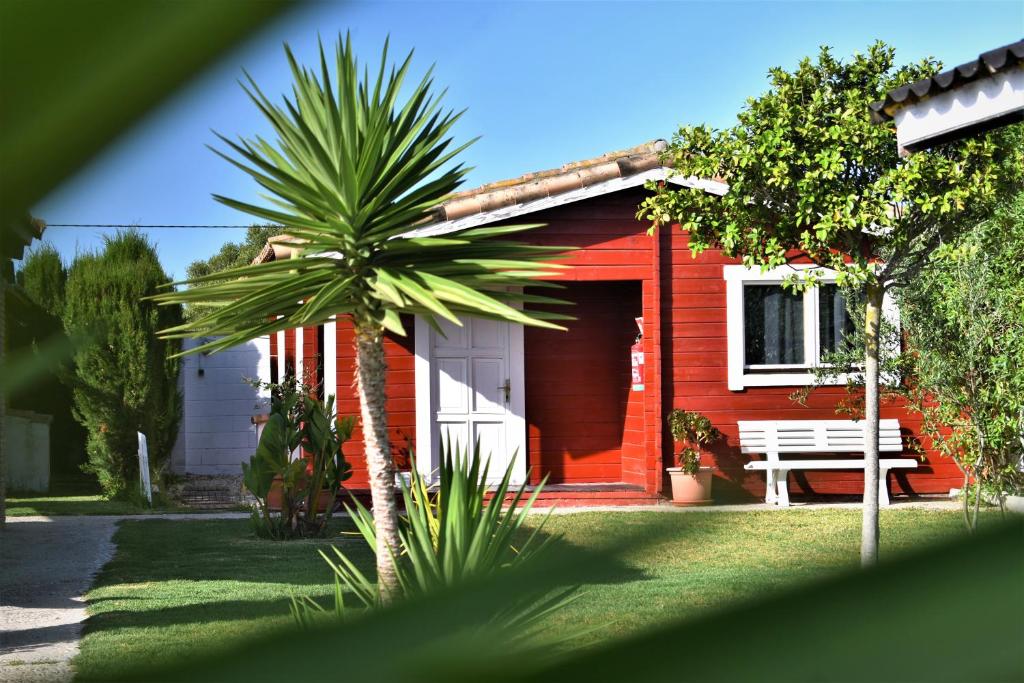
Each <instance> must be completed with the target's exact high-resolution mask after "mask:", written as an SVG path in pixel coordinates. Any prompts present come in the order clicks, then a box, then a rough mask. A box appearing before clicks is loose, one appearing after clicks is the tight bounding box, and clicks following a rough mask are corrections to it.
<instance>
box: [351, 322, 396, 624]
mask: <svg viewBox="0 0 1024 683" xmlns="http://www.w3.org/2000/svg"><path fill="white" fill-rule="evenodd" d="M355 332H356V389H357V391H358V392H359V407H360V411H361V414H362V420H363V446H364V450H365V453H366V468H367V470H368V474H369V477H370V496H371V497H372V499H373V520H374V527H375V528H376V532H377V548H376V551H377V589H378V591H379V593H380V599H381V603H382V604H388V603H390V602H392V601H393V600H394V599H395V598H396V597H398V595H399V593H400V591H401V587H400V586H399V584H398V574H397V572H396V570H395V563H394V558H396V557H398V553H399V538H398V506H397V504H396V501H395V464H394V461H393V459H392V457H391V443H390V441H389V439H388V419H387V405H386V398H385V395H384V382H385V373H386V372H387V364H386V363H385V362H384V332H383V330H382V329H380V328H377V327H371V326H367V325H358V324H357V325H356V331H355Z"/></svg>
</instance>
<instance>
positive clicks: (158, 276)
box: [65, 231, 182, 496]
mask: <svg viewBox="0 0 1024 683" xmlns="http://www.w3.org/2000/svg"><path fill="white" fill-rule="evenodd" d="M168 281H169V278H168V277H167V275H166V274H165V273H164V271H163V268H162V267H161V266H160V261H159V260H158V259H157V255H156V252H155V250H154V249H153V246H152V245H151V244H150V243H149V242H148V241H147V239H146V238H145V237H144V236H143V235H141V234H140V233H138V232H135V231H127V232H119V233H118V234H117V235H116V236H114V237H108V238H106V240H105V244H104V248H103V251H101V252H95V253H87V254H82V255H80V256H78V257H77V258H76V259H75V261H74V263H73V264H72V266H71V270H70V273H69V276H68V286H67V309H66V315H65V325H66V327H67V329H68V330H69V331H70V332H87V333H88V334H89V335H90V338H89V340H88V342H87V343H85V344H84V345H82V346H81V347H80V348H78V349H77V350H76V352H75V357H74V360H75V373H74V377H73V378H71V384H72V387H73V389H74V401H75V415H76V417H77V419H78V420H79V422H81V424H82V425H83V426H84V427H85V428H86V430H87V432H88V437H87V444H86V451H87V453H88V461H89V462H88V465H87V466H86V468H87V469H88V470H89V471H91V472H93V473H94V474H96V476H97V478H98V479H99V482H100V485H101V487H102V488H103V491H104V492H105V493H106V494H107V495H110V496H118V495H125V494H127V493H128V492H129V491H130V488H129V487H130V486H131V485H133V484H134V482H135V481H136V480H137V477H138V461H137V457H136V453H137V450H138V447H137V437H136V432H142V433H144V434H145V435H146V437H147V440H148V444H149V453H150V462H151V466H152V468H153V470H154V472H155V473H156V474H157V476H159V475H160V474H161V473H162V471H163V469H164V467H165V465H166V464H167V461H168V459H169V456H170V453H171V449H172V448H173V446H174V440H175V437H176V436H177V432H178V423H179V421H180V418H181V395H180V393H179V391H178V370H179V366H180V361H179V359H178V358H176V357H173V354H175V353H177V352H178V351H179V350H180V347H181V345H180V342H178V341H177V340H166V339H162V338H159V337H158V335H157V332H158V331H159V330H161V329H165V328H167V327H172V326H174V325H176V324H180V323H181V319H182V318H181V307H180V306H166V307H162V306H157V304H156V303H155V302H153V301H151V300H149V299H147V297H150V296H152V295H154V294H156V292H157V291H158V290H159V289H160V288H161V287H163V286H164V285H166V284H167V283H168Z"/></svg>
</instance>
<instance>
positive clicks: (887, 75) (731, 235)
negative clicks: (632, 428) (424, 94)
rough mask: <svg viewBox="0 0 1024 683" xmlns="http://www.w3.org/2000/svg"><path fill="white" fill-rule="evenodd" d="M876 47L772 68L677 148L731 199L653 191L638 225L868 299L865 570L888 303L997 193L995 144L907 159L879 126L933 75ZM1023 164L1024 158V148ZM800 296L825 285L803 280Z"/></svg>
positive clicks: (874, 520) (872, 542) (689, 167)
mask: <svg viewBox="0 0 1024 683" xmlns="http://www.w3.org/2000/svg"><path fill="white" fill-rule="evenodd" d="M893 58H894V50H893V49H892V48H890V47H888V46H886V45H885V44H883V43H881V42H878V43H875V44H874V45H872V46H871V47H870V48H869V49H868V51H867V53H866V54H860V53H858V54H855V55H854V56H853V58H852V59H851V60H850V61H849V62H847V63H843V62H841V61H839V60H837V59H836V58H835V57H833V55H832V53H831V52H830V50H829V49H828V48H827V47H823V48H822V49H821V51H820V53H819V55H818V59H817V61H816V62H814V61H812V60H811V59H809V58H805V59H803V60H801V62H800V64H799V66H798V67H797V68H796V70H794V71H792V72H789V71H786V70H784V69H782V68H778V67H777V68H773V69H771V70H770V72H769V73H770V78H769V81H770V88H769V90H768V91H767V92H766V93H764V94H763V95H761V96H760V97H757V98H750V99H748V101H747V106H746V107H745V108H744V109H743V110H742V111H741V112H740V114H739V116H738V119H739V123H738V124H737V125H735V126H734V127H732V128H729V129H726V130H720V131H716V130H712V129H710V128H708V127H707V126H696V127H694V126H684V127H682V128H681V129H680V130H679V132H678V133H677V134H676V135H675V136H674V138H673V141H672V144H671V145H670V146H669V149H668V150H667V151H666V157H667V161H668V162H669V163H670V164H671V165H672V166H673V167H674V168H675V170H676V171H677V172H678V173H679V174H681V175H684V176H691V175H696V176H699V177H705V178H720V179H722V180H724V181H725V182H727V183H728V184H729V188H730V189H729V192H728V193H727V194H726V195H725V196H724V197H720V198H719V197H715V196H713V195H708V194H706V193H704V192H702V191H700V190H692V189H688V188H681V189H670V188H668V187H664V186H661V187H656V188H655V189H656V193H655V194H654V195H653V196H652V197H650V198H649V199H647V200H646V201H645V202H644V203H643V204H642V205H641V207H640V209H639V212H638V215H639V216H641V217H644V218H647V219H649V220H652V221H653V222H654V225H655V226H663V225H664V226H667V225H671V224H673V223H678V224H679V226H680V227H681V228H682V229H683V230H684V231H686V232H687V233H688V235H689V240H690V248H691V250H692V251H693V253H694V254H697V253H700V252H701V251H703V250H705V249H709V248H720V249H722V251H723V253H725V254H726V255H727V256H735V257H740V258H742V260H743V263H744V264H745V265H746V266H748V267H760V268H762V269H767V268H772V267H775V266H781V265H784V264H786V263H788V262H789V261H790V260H791V259H792V258H793V257H794V255H796V254H798V253H799V254H803V255H806V256H807V257H810V258H811V259H812V260H813V261H814V263H816V264H818V265H820V266H822V267H825V268H830V269H832V270H834V271H835V272H836V273H837V276H836V278H837V282H838V284H839V285H840V286H843V287H852V288H856V289H859V290H861V291H862V292H863V315H864V332H865V334H864V364H863V375H864V382H865V404H864V408H865V411H864V412H865V420H866V426H865V432H866V441H867V447H866V449H865V454H864V456H865V462H866V465H865V471H864V475H865V483H864V519H863V529H862V539H861V560H862V563H864V564H865V565H869V564H873V563H874V562H875V561H876V560H877V554H878V407H879V402H878V384H879V383H878V378H879V327H880V319H881V307H882V300H883V297H884V295H885V293H886V292H887V291H889V290H892V289H894V288H898V287H900V286H903V285H905V284H907V283H908V282H909V281H910V280H911V279H912V278H913V277H914V275H915V274H916V273H917V272H918V271H919V269H920V267H921V265H922V264H923V263H924V262H925V261H926V260H927V259H928V257H929V255H930V254H931V253H932V252H933V251H934V250H935V248H936V247H938V246H939V245H940V244H942V243H943V242H945V241H949V240H950V239H951V238H954V237H955V236H957V235H959V234H961V233H963V232H964V231H965V230H966V229H968V228H970V227H971V226H973V225H975V224H977V223H978V221H979V220H980V219H981V218H983V217H984V216H985V215H986V214H987V212H988V211H989V210H990V208H989V207H990V206H991V204H992V202H993V201H994V200H995V199H996V197H997V195H998V190H999V188H1000V183H999V180H1000V166H999V165H998V164H996V163H993V160H994V155H995V153H996V151H997V146H996V145H995V144H994V142H993V141H992V139H991V136H983V137H979V138H976V139H969V140H965V141H961V142H955V143H949V144H946V145H942V146H941V147H938V148H936V149H934V150H932V151H930V152H927V153H922V154H915V155H912V156H910V157H908V158H906V159H901V158H900V157H899V156H898V154H897V149H896V143H895V136H894V131H893V126H892V124H888V125H876V124H872V123H871V122H870V121H869V119H868V104H869V103H870V102H872V101H875V100H878V99H881V98H882V96H883V95H884V94H885V92H886V91H887V90H889V89H891V88H893V87H896V86H898V85H902V84H905V83H909V82H912V81H916V80H918V79H920V78H923V77H925V76H930V75H932V74H933V73H935V72H936V71H937V69H938V68H939V65H938V64H937V63H936V62H934V61H932V60H924V61H922V62H920V63H918V64H916V65H909V66H901V67H896V66H895V65H894V59H893ZM1016 153H1017V154H1020V151H1019V150H1017V151H1016ZM788 284H789V285H790V286H792V287H795V288H801V287H808V286H814V285H815V284H816V278H815V276H814V275H813V273H812V274H811V275H809V276H808V277H807V278H805V279H803V280H797V279H796V278H793V279H791V280H790V281H789V283H788Z"/></svg>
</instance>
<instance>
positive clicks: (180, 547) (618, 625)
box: [76, 509, 963, 678]
mask: <svg viewBox="0 0 1024 683" xmlns="http://www.w3.org/2000/svg"><path fill="white" fill-rule="evenodd" d="M962 529H963V526H962V522H961V520H960V516H959V513H958V512H953V511H941V512H940V511H928V510H914V509H903V510H898V509H893V510H884V511H883V512H882V539H883V540H882V552H883V556H887V557H892V556H895V555H898V554H900V553H903V552H906V551H907V550H908V549H911V548H914V547H920V546H922V545H926V544H930V543H934V542H936V541H939V540H942V539H946V538H949V537H951V536H954V535H957V534H961V533H963V530H962ZM550 530H551V531H552V532H556V533H560V534H563V535H564V541H565V542H567V543H572V544H578V545H589V546H592V547H600V546H602V545H604V544H616V543H619V542H620V541H622V540H635V539H638V538H639V539H655V540H653V541H651V542H650V543H649V544H647V545H646V547H634V548H633V549H632V550H630V551H629V552H628V553H627V554H625V555H624V556H622V557H621V558H620V559H619V560H618V561H617V562H615V563H613V564H612V565H610V566H608V567H607V571H606V572H603V576H602V578H601V580H600V581H599V582H596V583H591V584H589V585H587V586H585V587H584V591H585V592H584V595H583V596H582V598H581V599H579V600H577V601H576V602H575V603H574V604H573V605H571V606H570V607H569V608H568V609H567V610H566V611H564V612H562V613H561V614H560V615H559V616H558V617H557V619H558V621H560V622H563V623H564V624H566V625H571V626H573V627H577V626H581V625H603V628H601V629H599V630H598V631H597V632H596V633H594V634H592V635H591V636H589V637H590V638H591V640H600V639H604V638H610V637H614V636H618V635H622V634H624V633H628V632H633V631H636V630H637V629H641V628H643V627H646V626H650V625H652V624H655V623H657V622H659V621H662V620H665V619H669V618H678V617H680V616H687V615H695V614H699V613H700V612H702V611H704V610H708V609H713V608H715V607H719V606H722V605H725V604H727V603H729V602H730V601H734V600H743V599H745V598H750V597H754V596H759V595H763V594H764V593H765V592H768V591H771V590H774V589H777V588H781V587H784V586H789V585H792V584H795V583H799V582H803V581H807V580H810V579H813V578H816V577H820V576H824V575H827V574H829V573H833V572H837V571H841V570H845V569H849V568H853V567H856V566H857V563H858V547H859V542H860V511H859V510H855V509H854V510H849V509H842V510H839V509H820V510H792V511H787V512H774V511H765V512H715V513H704V512H694V513H689V514H671V513H657V512H614V513H608V512H601V513H584V514H575V515H565V516H557V517H552V518H551V521H550ZM115 538H116V541H117V545H118V551H117V554H116V556H115V558H114V560H113V561H112V562H111V563H110V564H109V565H107V567H106V569H105V570H104V571H103V572H102V574H101V575H100V577H99V578H98V580H97V582H96V586H95V587H94V588H93V590H92V591H90V592H89V594H88V596H87V597H88V601H89V610H90V613H91V615H92V616H91V617H90V619H89V621H88V622H87V625H86V635H85V637H84V639H83V641H82V650H81V654H80V655H79V657H78V659H77V660H76V665H77V667H78V670H79V672H80V674H82V675H83V676H85V677H97V678H102V677H104V676H105V675H108V674H110V673H112V672H114V671H115V670H123V668H124V667H125V666H132V665H138V664H143V663H145V664H147V665H148V664H155V665H160V664H162V663H170V662H175V661H180V659H181V658H182V657H187V656H189V655H191V654H194V653H196V652H197V651H201V650H203V649H205V648H208V647H211V646H217V645H223V644H225V643H228V642H230V641H233V640H236V639H239V638H244V637H247V636H252V635H254V634H256V633H259V632H261V631H262V630H264V629H268V628H272V627H274V626H279V625H282V624H287V623H289V621H290V618H289V616H288V602H289V596H290V595H292V594H293V593H294V594H307V595H313V596H325V597H326V596H327V595H328V593H329V590H330V588H331V587H332V585H333V584H332V583H331V582H332V578H331V575H330V571H329V569H328V567H327V566H326V565H325V564H324V563H323V561H322V560H321V559H320V558H319V556H318V555H317V554H316V552H315V549H316V548H317V547H318V546H319V547H326V546H327V545H329V544H330V543H332V542H334V543H339V542H340V543H341V544H343V545H344V546H346V547H347V549H348V550H349V552H350V556H352V557H353V558H355V559H357V560H358V561H359V563H360V564H361V565H362V566H363V567H364V568H368V567H369V566H370V565H371V564H372V563H371V555H370V553H369V551H368V549H367V548H366V547H365V546H364V545H362V544H361V542H359V541H356V540H355V539H351V538H349V537H341V538H339V537H337V536H336V537H335V538H333V539H329V540H327V541H293V542H285V543H275V542H270V541H261V540H257V539H256V538H254V537H253V536H252V535H251V533H250V532H249V529H248V522H247V521H242V520H239V521H235V520H231V521H223V520H210V521H190V522H182V521H166V520H150V521H130V522H124V523H122V524H121V528H120V529H119V531H118V532H117V535H116V537H115Z"/></svg>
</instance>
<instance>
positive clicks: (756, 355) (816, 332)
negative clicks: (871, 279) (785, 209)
mask: <svg viewBox="0 0 1024 683" xmlns="http://www.w3.org/2000/svg"><path fill="white" fill-rule="evenodd" d="M811 269H813V270H814V272H815V274H816V275H817V277H818V279H819V283H820V284H819V285H818V286H816V287H809V288H807V290H806V291H804V292H795V291H793V290H792V289H787V288H784V287H783V286H782V284H783V281H784V280H786V279H787V278H789V277H791V276H793V275H794V274H797V275H799V274H800V273H801V272H805V271H808V270H811ZM724 275H725V280H726V301H727V328H728V351H729V388H730V389H732V390H734V391H739V390H742V389H745V388H746V387H751V386H800V385H808V384H812V383H813V382H814V381H815V380H814V375H813V374H812V372H811V368H813V367H814V366H817V365H820V364H821V363H822V359H823V358H824V357H825V356H826V355H827V354H828V353H829V352H830V351H835V350H836V349H837V348H838V347H839V344H840V343H841V340H842V339H843V336H844V335H846V334H850V333H852V332H853V330H854V325H853V320H851V319H850V316H849V313H848V311H847V306H846V300H845V298H844V296H843V291H842V290H841V289H840V288H839V286H838V285H836V284H835V273H834V272H833V271H830V270H826V269H822V268H819V267H817V266H813V265H789V266H783V267H781V268H775V269H773V270H769V271H767V272H764V273H762V272H761V271H760V270H758V269H748V268H746V267H744V266H725V268H724ZM885 308H886V309H887V312H886V315H887V316H888V317H890V319H891V320H892V319H894V316H895V310H894V309H892V307H891V305H889V304H888V302H887V303H886V306H885ZM845 381H846V380H845V378H844V377H835V378H832V379H831V380H830V383H837V384H838V383H842V382H845Z"/></svg>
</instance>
